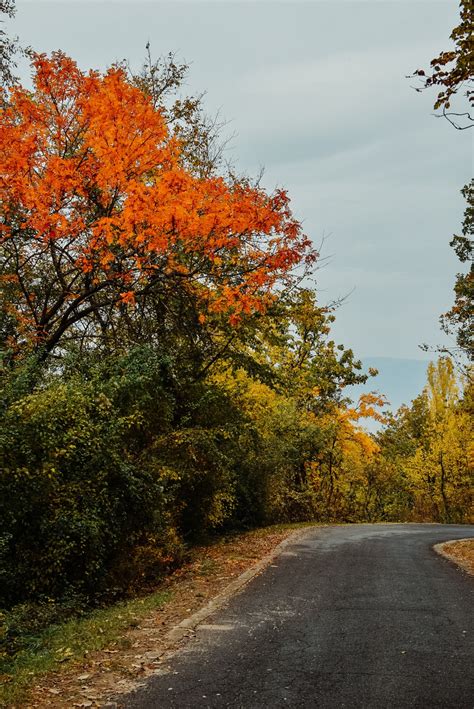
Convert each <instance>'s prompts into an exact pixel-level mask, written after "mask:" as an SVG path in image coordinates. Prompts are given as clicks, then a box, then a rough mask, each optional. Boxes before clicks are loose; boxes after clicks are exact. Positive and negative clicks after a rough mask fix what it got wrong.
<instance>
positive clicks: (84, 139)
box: [0, 52, 316, 357]
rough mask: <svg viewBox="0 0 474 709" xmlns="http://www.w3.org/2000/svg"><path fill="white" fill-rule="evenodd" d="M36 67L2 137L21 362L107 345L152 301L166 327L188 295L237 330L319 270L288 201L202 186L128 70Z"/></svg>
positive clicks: (16, 97)
mask: <svg viewBox="0 0 474 709" xmlns="http://www.w3.org/2000/svg"><path fill="white" fill-rule="evenodd" d="M33 69H34V76H33V80H34V90H33V92H30V91H28V90H26V89H24V88H22V87H21V86H15V87H13V88H12V89H11V91H10V95H9V98H8V103H7V106H6V109H5V110H4V112H3V115H2V123H1V126H0V147H1V155H2V159H1V160H2V162H1V172H2V175H3V180H2V183H1V185H0V191H1V198H2V217H3V227H2V239H1V245H0V248H1V251H0V277H1V279H2V284H3V285H4V286H5V288H6V289H7V290H8V298H7V299H5V300H4V302H3V303H2V308H3V318H2V322H3V323H4V324H5V323H6V327H7V334H8V337H7V342H6V343H4V345H6V346H7V347H9V348H10V350H11V351H12V352H18V351H24V350H25V348H28V347H29V348H30V349H33V350H35V351H38V352H39V353H40V354H41V356H42V357H47V356H48V355H49V354H50V353H52V352H53V351H56V352H58V351H59V350H60V348H61V347H62V346H64V344H65V342H66V341H68V340H70V339H76V340H77V339H80V340H82V341H84V340H85V341H87V342H94V341H97V339H98V338H101V337H107V336H108V335H109V333H110V332H111V331H113V330H114V324H115V323H116V319H117V313H118V312H122V311H127V309H134V308H135V307H137V308H138V309H140V308H144V307H145V306H146V303H147V302H148V301H147V299H148V298H151V297H152V298H153V299H154V302H155V306H156V301H157V300H158V301H159V305H160V310H161V316H162V317H166V312H167V307H168V304H169V303H172V302H173V301H174V300H175V299H176V297H177V294H179V299H180V302H181V303H183V304H185V305H186V304H187V303H192V304H193V309H194V313H195V317H196V318H197V319H198V320H199V321H200V322H204V321H205V320H206V318H207V317H208V316H209V314H211V315H216V314H217V315H222V316H223V317H225V319H226V320H227V321H228V322H229V323H230V325H231V326H235V325H237V324H238V323H239V322H240V321H241V320H242V319H245V318H246V317H249V316H251V315H252V314H253V313H256V312H261V311H263V310H265V308H266V307H268V305H269V304H270V303H271V302H272V300H273V298H274V296H273V292H274V289H275V288H276V286H277V284H279V285H280V287H281V286H282V285H283V284H285V283H288V282H289V281H291V280H292V271H293V269H294V268H295V267H296V266H298V265H300V266H301V265H303V264H305V263H306V264H308V265H309V264H311V263H312V262H313V261H314V259H315V257H316V255H315V253H314V252H313V251H312V249H311V245H310V241H309V239H307V237H305V236H304V234H303V233H302V231H301V226H300V224H299V223H298V222H297V221H296V220H295V219H294V218H293V216H292V214H291V211H290V207H289V200H288V197H287V195H286V193H285V192H284V191H282V190H277V191H276V192H275V193H274V194H271V195H269V194H267V193H266V192H265V191H264V190H263V189H261V188H259V187H258V186H252V185H251V184H250V183H249V182H248V181H247V180H236V179H228V180H225V179H224V178H223V177H219V176H213V175H211V176H202V175H196V174H195V173H194V172H193V171H191V170H190V169H189V167H188V159H187V156H186V154H185V153H183V149H182V141H181V140H180V138H179V136H177V135H175V134H174V133H172V132H170V130H169V128H168V125H167V121H166V114H165V112H164V111H163V110H161V109H160V107H159V106H155V103H154V100H153V97H152V96H151V95H150V93H149V92H144V91H143V90H141V89H140V88H138V87H137V86H136V85H135V83H134V82H132V81H131V80H130V79H129V77H128V76H127V74H126V72H125V71H124V70H123V69H122V68H120V67H115V68H112V69H110V70H109V71H107V72H106V73H105V74H103V75H101V74H99V73H98V72H92V71H91V72H89V73H87V74H86V73H83V72H81V71H80V70H79V69H78V67H77V66H76V64H75V63H74V62H73V61H72V60H71V59H70V58H69V57H67V56H65V55H64V54H62V53H61V52H56V53H54V54H53V55H52V56H51V57H50V58H49V57H47V56H46V55H35V57H34V60H33ZM157 314H158V310H157V309H156V307H155V315H157ZM58 348H59V349H58Z"/></svg>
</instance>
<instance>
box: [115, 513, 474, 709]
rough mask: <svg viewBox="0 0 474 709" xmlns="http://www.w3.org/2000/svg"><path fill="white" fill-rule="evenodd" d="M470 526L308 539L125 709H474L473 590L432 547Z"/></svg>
mask: <svg viewBox="0 0 474 709" xmlns="http://www.w3.org/2000/svg"><path fill="white" fill-rule="evenodd" d="M463 537H474V526H454V525H446V526H441V525H426V524H423V525H417V524H411V525H370V524H364V525H353V526H341V527H327V528H319V529H316V528H312V529H310V530H308V532H307V533H306V534H305V535H304V537H302V538H300V539H299V540H298V541H297V542H295V543H294V544H293V545H290V546H288V547H286V549H285V550H284V552H283V553H282V554H281V555H280V556H279V557H278V558H277V559H276V560H275V561H274V564H273V565H272V566H270V567H269V568H268V569H267V570H266V571H265V572H264V573H262V574H261V575H260V576H258V577H256V578H255V579H254V580H253V581H252V582H251V583H250V584H249V585H248V586H247V587H246V588H245V590H244V591H242V592H241V593H239V594H238V595H237V596H235V597H234V598H232V599H231V600H230V601H229V603H228V604H227V606H226V607H225V608H223V609H221V610H220V611H218V612H217V613H216V614H215V615H214V616H213V617H212V618H210V619H209V618H208V619H207V620H206V623H205V625H202V626H200V628H198V630H197V632H196V635H195V637H194V638H193V639H192V640H190V641H189V642H188V644H187V645H186V647H185V649H184V650H183V651H181V652H180V653H179V654H178V655H176V656H175V657H174V658H172V659H171V660H170V661H169V667H167V668H166V670H165V671H164V673H163V674H162V675H159V676H157V677H154V678H152V679H151V680H150V681H149V682H148V684H147V685H146V687H144V688H143V689H141V690H139V691H138V692H137V693H135V694H134V695H130V696H129V697H128V698H127V701H126V702H125V706H126V707H127V709H132V708H133V709H151V707H154V708H156V709H165V708H166V709H167V708H171V707H175V708H176V709H187V708H188V707H193V708H194V707H243V708H245V709H248V708H252V709H253V708H257V707H258V708H259V709H262V708H263V707H271V708H272V709H274V708H277V707H317V708H318V709H323V708H324V709H326V708H331V709H332V708H336V707H350V708H351V709H354V708H356V707H357V708H359V707H360V708H361V709H372V708H373V709H384V708H387V709H388V708H390V709H394V708H400V709H401V708H405V707H417V708H419V709H433V708H434V707H443V709H447V708H452V709H465V708H466V709H467V708H469V709H473V708H474V642H473V640H474V579H473V578H472V577H469V576H468V575H467V574H466V573H465V572H463V571H461V570H459V569H458V568H457V567H455V566H454V565H452V564H451V563H450V562H449V561H447V560H445V559H444V558H441V557H439V556H438V555H437V554H436V553H435V552H434V551H433V549H432V546H433V544H435V543H437V542H441V541H446V540H448V539H461V538H463Z"/></svg>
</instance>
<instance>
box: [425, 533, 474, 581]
mask: <svg viewBox="0 0 474 709" xmlns="http://www.w3.org/2000/svg"><path fill="white" fill-rule="evenodd" d="M472 539H473V538H472V537H465V538H464V539H449V540H448V541H446V542H440V543H439V544H435V545H434V546H433V549H434V550H435V552H436V553H437V554H439V555H440V556H442V557H444V558H445V559H447V560H448V561H450V562H451V563H452V564H455V565H456V566H457V567H458V569H462V570H463V571H464V572H465V573H466V574H469V576H474V573H473V571H472V569H471V568H470V567H469V566H468V564H466V563H464V561H463V560H462V559H459V558H458V557H457V556H455V555H454V554H450V553H449V551H448V549H449V545H450V544H453V543H454V542H468V541H472Z"/></svg>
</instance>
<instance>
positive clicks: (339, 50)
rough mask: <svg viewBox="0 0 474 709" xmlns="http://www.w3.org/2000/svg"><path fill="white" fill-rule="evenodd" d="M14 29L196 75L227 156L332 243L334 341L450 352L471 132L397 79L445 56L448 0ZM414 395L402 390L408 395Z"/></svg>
mask: <svg viewBox="0 0 474 709" xmlns="http://www.w3.org/2000/svg"><path fill="white" fill-rule="evenodd" d="M17 8H18V12H17V17H16V19H15V20H14V21H13V22H11V23H10V25H9V31H11V32H15V33H17V34H18V35H19V36H20V39H21V42H22V43H23V44H30V45H32V46H33V47H34V48H35V49H37V50H40V51H47V52H49V51H51V50H53V49H58V48H61V49H63V50H64V51H65V52H67V53H68V54H70V55H71V56H72V57H73V58H75V59H76V60H77V61H78V63H79V64H80V66H81V67H83V68H89V67H94V68H104V67H106V66H107V65H109V64H110V63H112V62H113V61H114V60H117V59H121V58H125V57H126V58H128V59H129V60H130V61H131V62H132V64H138V63H139V62H140V61H141V59H142V57H143V55H144V48H145V44H146V42H147V41H148V40H149V41H150V42H151V46H152V51H153V52H154V54H156V55H159V54H164V53H167V52H169V51H173V52H176V53H177V56H178V58H180V59H182V60H186V61H187V62H189V63H190V64H191V68H190V73H189V78H188V82H187V87H186V90H187V91H188V92H190V93H192V92H200V91H207V96H206V106H207V107H208V109H209V112H210V113H213V112H215V111H216V110H217V109H220V111H221V113H222V115H223V116H224V117H225V118H226V119H227V120H228V121H230V125H229V131H230V132H235V133H236V137H235V138H234V140H233V141H232V149H231V154H230V155H229V157H232V158H233V160H234V161H235V162H236V164H237V166H238V167H239V168H240V169H241V170H242V171H245V172H250V173H256V172H257V171H258V170H259V168H260V167H262V166H263V167H265V177H264V184H265V185H266V186H267V187H269V188H273V187H275V186H276V185H278V186H284V187H286V188H287V189H288V191H289V193H290V195H291V197H292V203H293V207H294V211H295V213H296V215H297V216H298V218H299V219H301V220H302V221H303V223H304V227H305V231H306V233H307V234H308V235H309V236H310V237H311V238H312V239H313V240H314V242H315V243H316V244H318V243H319V242H320V241H321V239H322V238H323V236H324V235H326V236H327V235H328V234H330V238H328V239H327V240H326V242H325V245H324V252H323V256H330V257H331V259H330V261H329V263H327V265H326V266H325V267H324V268H323V269H321V271H320V272H319V274H318V285H319V289H320V299H321V301H323V302H327V301H330V300H332V299H335V298H338V297H339V296H342V295H344V294H346V293H348V292H350V291H353V292H352V293H351V295H350V297H349V298H348V300H347V302H346V303H345V305H344V306H343V307H342V308H341V309H340V310H339V312H338V316H337V323H336V326H335V336H336V337H337V338H338V340H339V341H342V342H343V343H344V344H345V345H347V346H351V347H353V348H354V350H355V351H356V353H357V354H358V355H359V356H368V357H380V356H382V357H395V358H397V357H402V358H411V359H414V358H418V359H422V358H424V357H428V355H424V354H423V353H422V352H421V351H420V350H419V349H418V345H419V344H420V343H421V342H428V343H433V344H435V343H440V342H446V340H445V339H444V338H443V336H442V334H441V333H440V330H439V326H438V317H439V314H440V313H441V312H443V311H446V310H447V309H449V307H450V305H451V303H452V299H453V296H452V287H453V283H454V278H455V273H456V270H457V269H458V267H459V264H458V262H457V260H456V257H455V255H454V253H453V252H452V249H451V248H450V247H449V241H450V238H451V235H452V233H453V232H455V231H459V229H460V224H461V221H462V214H463V211H464V205H463V200H462V197H461V195H460V193H459V191H460V189H461V187H462V186H463V185H464V184H465V183H466V182H467V181H468V180H469V179H470V177H471V175H472V172H473V171H472V167H473V165H472V163H473V152H472V133H474V131H463V132H460V131H456V130H454V129H453V128H451V127H450V126H449V125H448V123H447V122H446V121H444V120H442V119H436V118H434V117H433V116H432V103H433V101H434V97H433V95H427V94H418V93H416V92H415V91H414V90H413V89H412V88H410V85H411V84H413V82H411V81H410V80H408V79H406V78H405V77H406V75H407V74H410V73H411V72H412V71H413V70H414V69H417V68H420V67H427V66H428V64H429V60H430V59H431V58H432V57H433V56H435V54H437V53H438V52H439V51H440V50H443V49H447V48H448V47H449V46H450V45H449V39H448V38H449V34H450V32H451V29H452V28H453V27H454V26H455V25H456V24H457V20H458V2H457V0H441V1H440V2H435V1H429V2H428V1H418V2H417V1H416V0H408V1H407V2H405V1H403V0H398V1H395V2H384V1H381V0H377V1H375V0H371V1H366V2H357V1H350V2H341V1H340V0H330V1H328V2H319V1H314V2H296V1H294V0H293V1H292V2H275V1H270V0H268V1H263V2H250V1H247V2H237V3H234V2H232V3H231V2H226V1H225V0H220V1H219V2H199V1H197V0H196V1H194V2H192V1H191V2H179V1H177V2H173V3H167V2H160V1H158V0H149V1H148V2H139V1H135V0H134V1H132V0H128V1H125V0H122V1H121V2H113V1H112V0H103V1H102V2H101V1H99V0H96V1H92V2H84V1H83V0H81V1H74V0H61V1H58V2H43V1H42V0H17ZM415 394H416V392H414V393H413V396H414V395H415Z"/></svg>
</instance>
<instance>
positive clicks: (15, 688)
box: [0, 591, 171, 707]
mask: <svg viewBox="0 0 474 709" xmlns="http://www.w3.org/2000/svg"><path fill="white" fill-rule="evenodd" d="M170 597H171V594H170V593H167V592H164V591H158V592H156V593H153V594H151V595H149V596H146V597H145V598H138V599H133V600H131V601H125V602H121V603H117V604H115V605H113V606H111V607H109V608H103V609H99V610H95V611H92V612H91V613H88V614H87V615H86V616H85V617H82V618H74V619H72V620H69V621H67V622H66V623H62V624H60V625H52V626H50V627H48V628H46V629H45V630H44V631H43V632H42V633H41V634H40V635H38V636H37V637H36V638H35V642H34V643H32V644H31V646H30V647H29V648H28V649H25V650H22V651H20V652H19V653H17V654H16V655H15V656H14V657H13V658H9V657H8V656H4V657H2V658H1V659H0V679H1V681H2V685H1V686H0V706H5V707H9V706H23V702H24V700H25V696H26V693H27V690H28V688H29V687H30V686H31V684H32V683H33V682H34V681H35V679H36V678H37V677H38V676H39V675H42V674H45V673H46V672H48V671H50V670H57V669H58V667H59V666H60V665H62V664H64V663H69V662H71V661H73V660H78V659H81V658H85V657H87V655H88V654H89V653H92V652H94V651H98V650H102V649H104V648H105V647H107V646H108V645H110V643H111V642H113V641H115V640H116V639H117V638H118V637H121V636H123V634H124V633H126V631H127V630H128V629H130V628H132V627H134V626H136V624H137V623H138V622H139V620H140V618H141V617H142V616H143V615H144V614H147V613H148V612H150V611H151V610H155V609H158V608H161V607H163V605H164V604H165V603H166V602H167V601H168V600H169V599H170Z"/></svg>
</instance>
